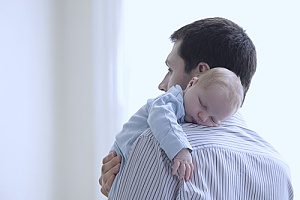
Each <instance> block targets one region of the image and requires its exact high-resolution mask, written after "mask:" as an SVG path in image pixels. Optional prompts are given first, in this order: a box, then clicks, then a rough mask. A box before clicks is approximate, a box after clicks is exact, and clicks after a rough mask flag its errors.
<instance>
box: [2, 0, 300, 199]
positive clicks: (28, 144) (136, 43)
mask: <svg viewBox="0 0 300 200" xmlns="http://www.w3.org/2000/svg"><path fill="white" fill-rule="evenodd" d="M299 8H300V6H299V3H298V2H297V1H296V0H295V1H293V0H285V1H259V0H253V1H249V2H241V1H234V0H228V1H217V0H213V1H199V0H194V1H192V0H188V1H184V3H183V1H179V0H165V1H159V0H152V1H138V0H84V1H83V0H76V1H71V0H26V1H21V0H0V95H1V96H0V101H1V102H0V136H1V137H0V177H1V178H0V199H3V200H21V199H22V200H24V199H26V200H41V199H42V200H53V199H55V200H66V199H70V200H71V199H72V200H87V199H94V200H96V199H105V198H104V196H102V195H101V194H100V191H99V185H98V178H99V175H100V168H101V160H102V158H103V157H104V156H105V155H106V154H107V153H108V151H109V149H110V146H111V145H112V143H113V141H114V136H115V135H116V134H117V133H118V131H119V130H120V129H121V127H122V124H123V123H124V122H126V121H127V120H128V118H129V116H131V115H132V114H133V113H134V112H135V111H136V110H137V109H138V108H139V107H141V106H142V105H144V104H145V102H146V100H147V99H148V98H152V97H155V96H157V95H159V94H161V92H160V91H159V90H158V89H157V85H158V83H159V82H160V81H161V79H162V78H163V76H164V74H165V73H166V72H167V67H166V66H165V64H164V61H165V58H166V56H167V55H168V53H169V51H170V50H171V48H172V43H171V42H170V41H169V36H170V35H171V34H172V33H173V31H175V30H177V29H178V28H180V27H181V26H183V25H185V24H187V23H191V22H193V21H195V20H198V19H201V18H206V17H215V16H221V17H225V18H228V19H231V20H233V21H234V22H236V23H238V24H239V25H240V26H242V27H243V28H244V29H246V32H247V33H248V35H249V36H250V38H251V39H252V40H253V42H254V44H255V45H256V48H257V53H258V69H257V72H256V75H255V77H254V78H253V81H252V85H251V87H250V90H249V92H248V95H247V99H246V101H245V104H244V106H243V108H242V113H243V114H244V117H245V118H246V120H247V122H248V125H249V127H251V128H252V129H254V130H255V131H257V132H258V133H259V134H260V135H261V136H262V137H263V138H265V139H266V140H267V141H269V142H270V143H271V144H272V145H273V146H274V147H275V148H276V149H277V150H278V151H279V153H280V154H281V155H282V158H283V160H284V161H285V162H286V163H287V164H288V165H289V167H290V170H291V176H292V181H293V186H294V190H295V199H297V198H300V190H299V189H300V172H299V170H297V169H299V168H300V160H299V156H297V154H298V152H299V151H300V147H299V145H298V143H299V142H298V141H299V139H300V136H299V133H300V132H299V128H298V123H299V119H300V118H299V112H300V106H299V102H300V95H299V82H298V80H299V74H300V66H299V62H298V58H299V49H298V48H299V46H300V39H299V35H300V28H299V25H297V24H298V19H299V18H300V13H299Z"/></svg>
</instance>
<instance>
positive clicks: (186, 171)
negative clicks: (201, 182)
mask: <svg viewBox="0 0 300 200" xmlns="http://www.w3.org/2000/svg"><path fill="white" fill-rule="evenodd" d="M191 172H192V171H191V167H190V165H189V164H187V165H186V170H185V177H184V179H185V181H188V180H189V179H190V177H191Z"/></svg>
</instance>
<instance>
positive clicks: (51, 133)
mask: <svg viewBox="0 0 300 200" xmlns="http://www.w3.org/2000/svg"><path fill="white" fill-rule="evenodd" d="M120 6H121V4H120V2H119V1H112V0H105V1H104V0H103V1H93V0H90V1H86V0H82V1H76V2H74V1H71V0H57V1H53V0H28V1H20V0H11V1H1V2H0V58H1V59H0V89H1V90H0V91H1V93H0V94H1V98H0V101H1V103H0V134H1V139H0V163H1V164H0V177H1V180H0V199H5V200H21V199H28V200H40V199H43V200H47V199H49V200H52V199H55V200H66V199H72V200H76V199H78V200H85V199H99V198H100V196H101V195H100V191H99V185H98V178H99V174H100V167H101V166H100V163H101V159H102V157H103V156H104V155H105V154H106V153H107V152H108V150H109V148H110V145H111V144H112V141H113V138H114V137H113V133H114V132H116V131H117V130H118V129H119V128H120V126H121V123H120V122H119V121H118V120H117V116H116V115H117V114H118V111H119V110H118V106H117V104H118V103H117V102H118V98H117V97H118V95H116V93H117V89H116V88H117V86H116V84H117V81H116V79H117V78H116V77H115V76H114V73H115V72H116V70H115V69H114V68H116V67H115V62H116V59H115V56H116V52H115V51H116V49H117V47H116V45H117V32H118V30H117V28H116V27H117V26H118V23H117V21H118V14H117V13H118V11H119V10H120ZM108 83H109V84H108ZM118 116H119V114H118ZM103 127H105V128H103Z"/></svg>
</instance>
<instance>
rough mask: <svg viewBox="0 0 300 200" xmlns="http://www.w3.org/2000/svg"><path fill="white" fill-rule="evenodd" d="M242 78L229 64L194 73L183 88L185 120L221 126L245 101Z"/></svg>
mask: <svg viewBox="0 0 300 200" xmlns="http://www.w3.org/2000/svg"><path fill="white" fill-rule="evenodd" d="M243 95H244V91H243V86H242V84H241V81H240V78H239V77H237V76H236V75H235V74H234V73H233V72H231V71H229V70H228V69H226V68H221V67H217V68H213V69H210V70H207V71H206V72H204V73H202V74H201V75H199V77H194V78H193V79H192V80H191V81H190V82H189V84H188V86H187V87H186V89H185V90H184V97H183V98H184V108H185V121H186V122H192V123H197V124H202V125H206V126H218V125H219V123H220V122H221V121H223V120H225V119H226V118H228V117H230V116H231V115H233V114H234V113H235V112H236V111H237V110H238V109H239V107H240V106H241V104H242V101H243Z"/></svg>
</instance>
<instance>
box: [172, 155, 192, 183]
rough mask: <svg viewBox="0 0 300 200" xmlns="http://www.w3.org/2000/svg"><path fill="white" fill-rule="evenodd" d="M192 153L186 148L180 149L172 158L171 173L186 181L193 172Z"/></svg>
mask: <svg viewBox="0 0 300 200" xmlns="http://www.w3.org/2000/svg"><path fill="white" fill-rule="evenodd" d="M193 170H194V165H193V163H192V155H191V153H190V151H189V150H188V149H181V150H180V151H179V152H178V154H177V155H176V156H175V157H174V159H173V166H172V174H173V175H177V176H178V178H179V179H185V181H188V180H189V179H190V178H191V176H192V173H193Z"/></svg>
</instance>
